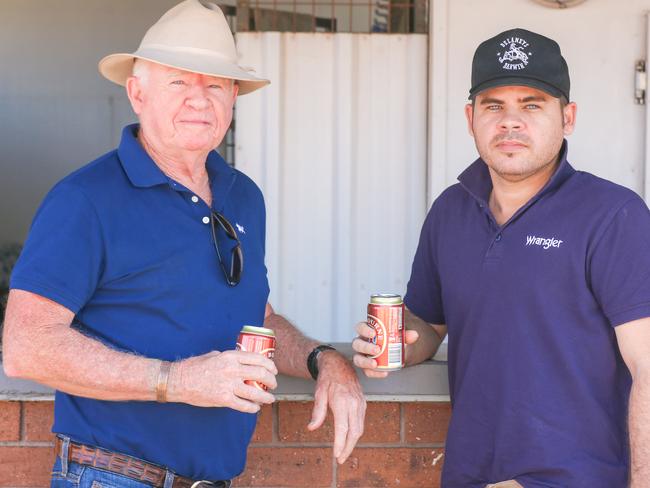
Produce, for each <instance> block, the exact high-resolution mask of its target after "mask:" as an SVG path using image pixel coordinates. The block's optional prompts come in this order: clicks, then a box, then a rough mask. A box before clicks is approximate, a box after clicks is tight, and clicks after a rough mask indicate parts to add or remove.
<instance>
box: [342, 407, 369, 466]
mask: <svg viewBox="0 0 650 488" xmlns="http://www.w3.org/2000/svg"><path fill="white" fill-rule="evenodd" d="M362 410H363V409H362ZM364 416H365V412H364V413H359V408H358V407H357V405H356V404H355V403H353V404H352V405H351V406H350V410H349V412H348V433H347V437H346V439H345V446H344V447H343V451H342V452H341V453H340V454H339V456H338V457H337V458H336V461H337V462H338V463H339V464H343V463H344V462H345V460H346V459H347V458H348V457H349V456H350V454H352V450H353V449H354V446H355V445H356V444H357V441H358V440H359V438H360V437H361V435H362V434H363V419H364Z"/></svg>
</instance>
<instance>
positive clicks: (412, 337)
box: [404, 330, 420, 344]
mask: <svg viewBox="0 0 650 488" xmlns="http://www.w3.org/2000/svg"><path fill="white" fill-rule="evenodd" d="M418 337H420V334H419V333H418V331H417V330H407V331H405V332H404V342H405V343H406V344H413V343H414V342H415V341H417V340H418Z"/></svg>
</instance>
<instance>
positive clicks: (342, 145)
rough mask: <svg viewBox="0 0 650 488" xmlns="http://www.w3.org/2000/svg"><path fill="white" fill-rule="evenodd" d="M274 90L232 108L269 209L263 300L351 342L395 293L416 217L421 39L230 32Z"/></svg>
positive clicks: (420, 181)
mask: <svg viewBox="0 0 650 488" xmlns="http://www.w3.org/2000/svg"><path fill="white" fill-rule="evenodd" d="M237 42H238V48H239V51H240V53H241V55H242V58H243V59H242V61H243V64H245V65H251V66H255V67H256V68H257V69H258V70H259V72H260V73H261V74H263V75H264V76H267V77H269V78H270V79H271V80H272V84H271V85H270V86H269V87H267V88H265V89H264V90H262V91H261V92H260V93H256V94H252V95H247V96H245V97H242V98H240V99H239V101H238V103H237V130H236V161H237V167H238V168H239V169H241V170H242V171H244V172H245V173H247V174H248V175H249V176H251V177H252V178H253V179H254V180H255V181H256V182H257V183H258V184H259V185H260V187H261V188H262V190H263V192H264V194H265V198H266V205H267V267H268V269H269V279H270V283H271V299H270V300H271V303H272V304H273V305H274V307H275V308H276V310H277V311H279V312H280V313H282V314H284V315H285V316H287V317H288V318H289V319H291V320H292V321H294V323H295V324H296V325H298V326H299V327H300V328H301V329H302V330H304V331H305V332H306V333H308V334H309V335H311V336H313V337H317V338H319V339H321V340H324V341H348V340H349V339H350V338H351V337H352V336H353V335H354V332H353V327H354V324H355V323H356V322H357V321H359V320H361V319H363V318H364V317H365V306H366V304H367V301H368V297H369V295H370V293H373V292H396V293H403V292H404V291H405V289H406V283H407V280H408V276H409V274H410V266H411V260H412V258H413V254H414V252H415V247H416V245H417V239H418V236H419V230H420V227H421V224H422V221H423V218H424V215H425V213H426V107H427V91H426V90H427V36H426V35H417V34H410V35H359V34H336V35H329V34H288V33H285V34H282V33H240V34H238V35H237Z"/></svg>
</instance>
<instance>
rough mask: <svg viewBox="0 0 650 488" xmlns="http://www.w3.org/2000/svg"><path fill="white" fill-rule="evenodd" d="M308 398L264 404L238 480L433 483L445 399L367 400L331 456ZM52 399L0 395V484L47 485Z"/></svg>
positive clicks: (1, 487)
mask: <svg viewBox="0 0 650 488" xmlns="http://www.w3.org/2000/svg"><path fill="white" fill-rule="evenodd" d="M311 406H312V404H311V403H310V402H278V403H276V404H275V405H273V406H268V407H264V408H263V409H262V413H261V415H260V418H259V421H258V425H257V429H256V431H255V436H254V438H253V443H252V444H251V446H250V448H249V451H248V464H247V467H246V471H245V472H244V473H243V474H242V476H240V477H239V478H238V479H237V481H236V483H235V486H237V487H267V488H269V487H310V488H315V487H359V488H362V487H363V488H366V487H367V488H370V487H392V486H399V487H401V488H406V487H423V486H426V487H432V488H437V487H438V486H439V478H440V469H441V467H442V462H443V459H444V450H443V446H444V439H445V435H446V433H447V423H448V421H449V415H450V407H449V404H448V403H430V402H426V403H382V402H370V403H368V411H367V414H366V432H365V433H364V435H363V437H362V438H361V440H360V441H359V443H358V444H357V447H356V448H355V450H354V452H353V453H352V456H350V459H348V461H347V462H346V463H345V464H344V465H341V466H338V465H337V464H336V462H335V461H334V460H333V458H332V453H331V446H332V439H333V425H332V423H331V422H330V420H331V419H329V418H328V421H327V422H326V424H325V425H324V426H323V427H321V429H319V430H317V431H316V432H309V431H307V430H306V425H307V423H308V422H309V418H310V414H311ZM51 424H52V403H51V402H0V488H8V487H21V488H25V487H29V488H31V487H46V486H49V470H50V468H51V465H52V461H53V448H52V445H53V444H52V439H53V437H52V434H51V433H50V426H51Z"/></svg>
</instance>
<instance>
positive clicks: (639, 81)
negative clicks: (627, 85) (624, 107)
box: [634, 59, 648, 105]
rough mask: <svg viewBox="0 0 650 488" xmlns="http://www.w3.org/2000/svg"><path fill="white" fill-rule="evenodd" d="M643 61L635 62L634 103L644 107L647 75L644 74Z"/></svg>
mask: <svg viewBox="0 0 650 488" xmlns="http://www.w3.org/2000/svg"><path fill="white" fill-rule="evenodd" d="M645 68H646V62H645V59H641V60H639V61H637V62H636V67H635V72H636V73H635V76H634V101H635V103H636V104H637V105H645V99H646V91H647V85H648V75H647V73H646V69H645Z"/></svg>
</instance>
